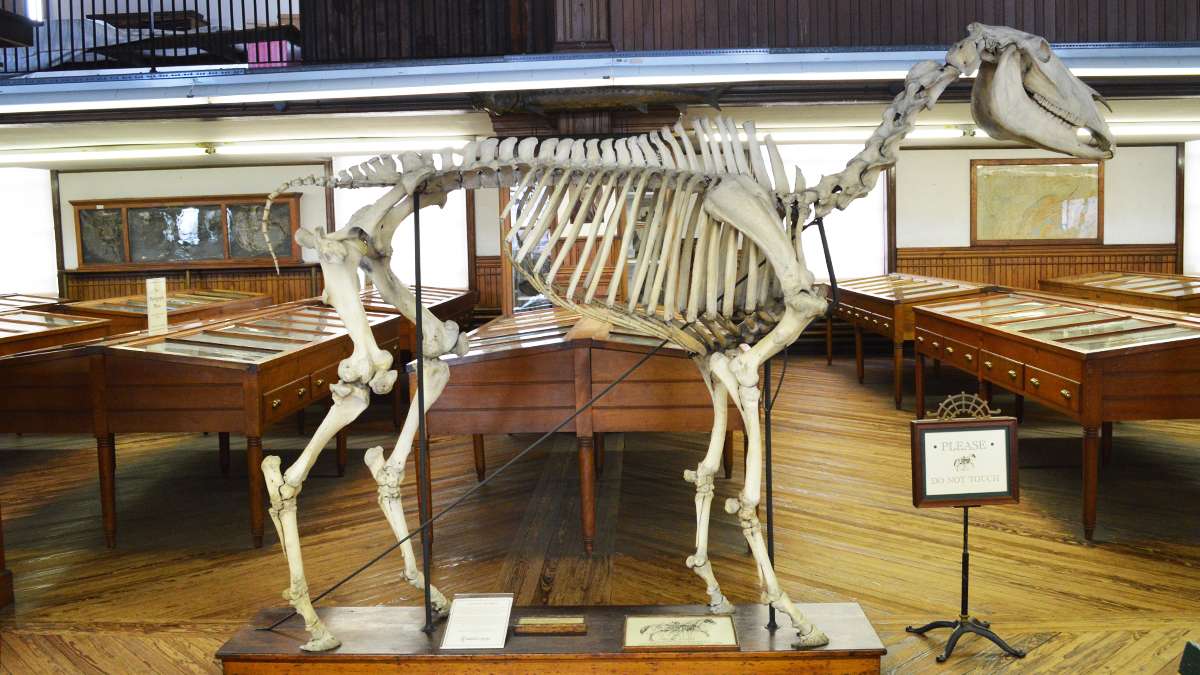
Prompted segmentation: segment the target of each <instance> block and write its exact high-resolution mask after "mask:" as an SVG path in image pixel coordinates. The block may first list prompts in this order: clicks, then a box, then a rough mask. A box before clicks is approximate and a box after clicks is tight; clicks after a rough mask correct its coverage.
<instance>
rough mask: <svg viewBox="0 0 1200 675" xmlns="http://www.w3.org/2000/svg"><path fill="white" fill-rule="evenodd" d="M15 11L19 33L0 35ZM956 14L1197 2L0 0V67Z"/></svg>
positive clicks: (1189, 17)
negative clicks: (23, 39)
mask: <svg viewBox="0 0 1200 675" xmlns="http://www.w3.org/2000/svg"><path fill="white" fill-rule="evenodd" d="M20 14H23V15H25V16H28V17H30V18H32V19H34V20H35V21H36V23H35V24H34V27H33V32H32V36H33V39H32V44H31V45H30V46H7V45H9V44H11V43H12V42H13V40H12V39H8V40H6V39H5V38H6V36H8V35H10V34H12V33H8V32H6V31H5V30H4V29H5V27H6V26H5V22H6V21H8V20H10V19H12V18H14V15H20ZM971 21H983V22H985V23H994V24H1002V25H1011V26H1014V27H1017V28H1020V29H1023V30H1027V31H1030V32H1033V33H1037V34H1039V35H1043V36H1045V37H1046V38H1047V39H1049V40H1050V41H1052V42H1056V43H1064V42H1195V41H1200V1H1198V0H1138V1H1137V2H1130V1H1129V0H951V1H949V2H947V0H905V2H894V1H893V0H669V1H668V0H662V1H660V0H586V1H585V0H0V46H3V47H6V48H3V49H0V74H8V75H17V74H24V73H31V72H37V71H51V70H77V69H97V68H122V67H140V68H145V67H166V66H179V65H183V66H186V65H220V64H240V65H248V66H250V67H267V66H286V65H295V64H328V63H354V62H371V61H395V60H405V59H426V58H456V57H467V58H471V57H485V56H499V55H509V54H540V53H547V52H556V51H566V50H574V51H614V50H615V51H660V50H681V49H700V50H705V49H738V48H742V49H744V48H759V49H762V48H767V49H807V48H823V47H902V46H918V45H921V46H927V45H947V44H950V43H952V42H953V41H955V40H957V39H959V38H960V37H962V35H963V34H964V29H965V26H966V24H968V23H970V22H971ZM25 25H26V27H27V22H26V24H25Z"/></svg>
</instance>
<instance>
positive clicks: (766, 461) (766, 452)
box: [763, 359, 779, 631]
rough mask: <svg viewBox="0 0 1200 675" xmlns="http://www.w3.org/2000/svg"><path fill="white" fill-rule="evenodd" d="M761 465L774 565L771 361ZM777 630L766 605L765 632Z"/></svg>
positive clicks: (766, 380)
mask: <svg viewBox="0 0 1200 675" xmlns="http://www.w3.org/2000/svg"><path fill="white" fill-rule="evenodd" d="M763 397H764V398H763V429H764V431H763V465H764V468H765V470H766V483H767V560H770V561H771V565H774V564H775V499H774V496H775V495H774V489H773V486H772V480H771V408H772V407H773V406H774V404H775V401H774V397H773V396H772V395H771V359H767V361H766V362H765V363H763ZM776 628H779V624H778V623H776V622H775V606H774V605H768V609H767V630H770V631H773V630H775V629H776Z"/></svg>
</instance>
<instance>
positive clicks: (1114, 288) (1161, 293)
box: [1040, 272, 1200, 312]
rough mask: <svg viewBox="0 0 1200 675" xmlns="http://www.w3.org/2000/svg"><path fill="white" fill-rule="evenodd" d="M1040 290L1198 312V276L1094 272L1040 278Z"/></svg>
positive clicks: (1199, 283)
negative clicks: (1054, 277)
mask: <svg viewBox="0 0 1200 675" xmlns="http://www.w3.org/2000/svg"><path fill="white" fill-rule="evenodd" d="M1040 286H1041V289H1042V290H1043V291H1049V292H1051V293H1057V294H1059V295H1069V296H1072V297H1077V298H1084V299H1087V300H1097V301H1100V302H1107V303H1116V304H1123V305H1137V306H1139V307H1155V308H1158V309H1169V310H1174V311H1177V312H1200V277H1185V276H1182V275H1178V274H1147V273H1144V272H1137V273H1135V272H1093V273H1092V274H1080V275H1078V276H1071V277H1060V278H1058V279H1043V280H1042V281H1041V282H1040Z"/></svg>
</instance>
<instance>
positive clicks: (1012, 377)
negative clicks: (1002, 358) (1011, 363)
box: [1008, 370, 1017, 380]
mask: <svg viewBox="0 0 1200 675" xmlns="http://www.w3.org/2000/svg"><path fill="white" fill-rule="evenodd" d="M1008 379H1010V380H1015V379H1017V371H1015V370H1010V371H1008Z"/></svg>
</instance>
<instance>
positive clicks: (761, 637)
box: [217, 603, 887, 675]
mask: <svg viewBox="0 0 1200 675" xmlns="http://www.w3.org/2000/svg"><path fill="white" fill-rule="evenodd" d="M800 610H801V611H802V612H804V613H805V615H806V616H808V618H809V619H811V620H812V621H813V622H814V623H816V624H817V625H818V626H820V627H821V629H822V630H824V631H825V633H826V634H827V635H829V644H828V645H827V646H825V647H822V648H820V649H811V650H804V651H800V650H796V649H792V646H791V645H792V642H794V641H795V638H796V633H795V631H794V630H792V628H791V627H790V625H788V623H789V622H788V618H787V617H786V616H782V615H780V620H781V623H783V624H784V626H783V627H781V628H780V629H779V630H777V631H776V632H775V633H774V634H771V633H770V632H768V631H767V630H766V628H764V626H765V625H766V623H767V609H766V607H764V606H762V605H739V606H738V607H737V609H736V612H735V614H734V623H735V625H736V627H737V635H738V643H739V650H738V651H725V652H711V651H709V652H681V651H669V652H667V651H664V652H646V651H637V652H628V651H623V650H622V640H623V636H622V629H623V626H624V622H625V617H626V616H628V615H631V614H642V615H644V614H689V615H703V614H704V613H705V608H704V607H703V606H700V605H677V606H665V607H514V608H513V616H512V621H513V622H515V621H516V620H517V619H518V618H520V617H522V616H554V615H562V614H574V615H580V616H584V617H586V619H587V625H588V633H587V635H579V636H546V635H513V634H511V632H510V634H509V636H508V644H507V645H506V646H505V648H504V649H502V650H500V649H495V650H491V649H489V650H477V651H475V650H473V651H470V652H467V651H458V650H455V651H443V650H441V649H439V648H438V645H440V644H441V642H442V631H443V630H444V629H445V625H446V624H445V622H444V621H443V622H440V623H439V624H438V625H437V629H436V630H435V631H434V633H433V635H432V636H427V635H425V634H424V633H422V632H421V626H422V624H423V623H424V610H423V609H422V608H420V607H332V608H328V609H319V610H317V611H318V613H319V614H320V615H321V618H322V620H324V622H325V625H327V626H328V627H329V630H330V631H331V632H332V633H333V634H334V635H336V636H337V637H338V638H339V639H340V640H341V641H342V646H341V647H338V648H337V649H334V650H332V651H329V652H324V653H320V654H309V653H307V652H303V651H301V650H300V645H301V644H302V643H304V642H305V641H307V640H308V634H307V633H306V632H305V631H304V625H303V622H302V620H301V619H300V618H299V617H294V618H292V619H290V620H289V621H288V622H287V623H285V624H283V625H282V626H280V627H279V628H278V629H276V630H275V631H273V632H269V631H258V630H255V629H254V626H268V625H270V624H271V623H272V622H274V621H276V620H278V619H279V618H281V617H283V616H284V615H286V614H287V612H288V611H289V610H286V609H268V610H263V611H261V612H259V613H258V616H256V617H255V618H254V621H253V622H252V623H251V626H250V627H247V628H243V629H242V630H240V631H238V633H237V634H236V635H234V636H233V638H232V639H231V640H229V641H228V642H226V643H225V645H224V646H222V647H221V649H220V650H219V651H218V652H217V658H219V659H221V662H222V665H223V666H224V669H225V673H228V674H234V673H237V674H241V673H255V674H258V673H364V672H368V671H371V672H387V673H393V672H400V671H402V670H403V671H404V672H406V673H456V672H472V673H483V672H486V673H528V672H535V671H536V672H547V671H554V672H556V673H559V674H564V673H581V672H588V673H597V672H620V673H663V672H705V673H712V672H730V673H733V672H736V673H747V672H754V673H818V672H819V673H843V674H847V675H850V674H859V673H878V672H879V668H880V657H881V656H883V655H884V654H885V653H886V652H887V650H886V649H884V647H883V643H881V642H880V641H879V636H878V635H876V634H875V630H874V629H873V628H872V627H871V624H870V622H869V621H867V617H866V616H865V615H864V614H863V611H862V608H861V607H859V606H858V604H857V603H826V604H811V605H800Z"/></svg>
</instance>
